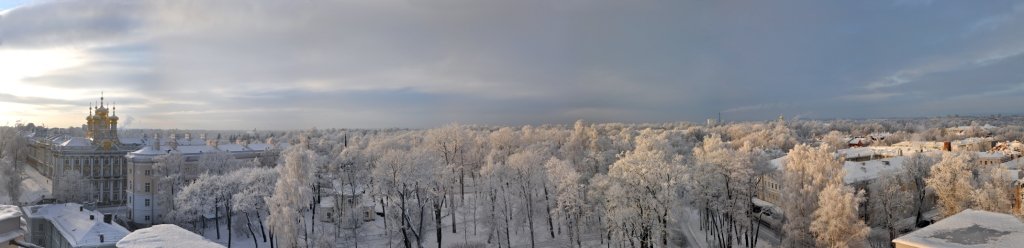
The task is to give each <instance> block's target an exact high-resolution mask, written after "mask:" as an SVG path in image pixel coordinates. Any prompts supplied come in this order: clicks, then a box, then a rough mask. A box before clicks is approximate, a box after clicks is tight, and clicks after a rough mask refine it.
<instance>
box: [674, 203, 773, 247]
mask: <svg viewBox="0 0 1024 248" xmlns="http://www.w3.org/2000/svg"><path fill="white" fill-rule="evenodd" d="M675 214H676V216H679V217H677V218H676V219H678V220H677V223H676V225H675V226H676V227H677V229H675V230H673V231H676V232H678V233H679V235H682V236H684V237H683V238H685V239H686V243H685V244H682V247H701V248H703V247H712V246H711V245H710V244H709V243H710V242H708V239H706V237H707V236H706V235H705V232H704V231H703V230H700V217H699V215H698V213H697V210H694V209H691V208H689V207H680V208H678V209H677V210H676V212H675ZM780 241H781V240H780V239H779V236H778V235H777V234H775V233H774V232H773V231H772V230H771V229H769V228H768V227H767V226H764V225H762V226H761V232H760V236H759V237H758V241H757V247H777V246H778V245H779V244H780V243H781V242H780Z"/></svg>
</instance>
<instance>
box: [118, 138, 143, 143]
mask: <svg viewBox="0 0 1024 248" xmlns="http://www.w3.org/2000/svg"><path fill="white" fill-rule="evenodd" d="M118 139H119V140H121V144H136V145H141V144H143V142H144V140H143V139H142V138H137V137H130V138H118Z"/></svg>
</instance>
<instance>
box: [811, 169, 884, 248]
mask: <svg viewBox="0 0 1024 248" xmlns="http://www.w3.org/2000/svg"><path fill="white" fill-rule="evenodd" d="M843 174H844V173H842V171H840V172H839V173H838V174H837V175H835V176H834V177H838V180H832V181H830V182H829V183H828V185H827V186H825V189H823V190H822V191H821V194H820V195H819V196H818V209H816V210H814V216H813V217H814V220H813V221H812V222H811V226H810V227H811V229H810V231H811V233H813V234H814V236H815V241H816V244H817V247H867V242H866V241H867V236H868V234H869V233H870V232H871V228H869V227H868V226H867V225H865V224H864V221H863V220H861V219H860V218H858V217H857V206H858V205H860V202H861V201H862V200H863V197H862V194H863V193H854V192H853V191H854V189H853V188H852V187H849V186H845V185H843V181H842V177H843ZM862 192H863V191H862Z"/></svg>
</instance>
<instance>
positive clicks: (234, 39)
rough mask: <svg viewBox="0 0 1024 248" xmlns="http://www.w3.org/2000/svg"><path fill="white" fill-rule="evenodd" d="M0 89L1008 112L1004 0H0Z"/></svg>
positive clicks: (537, 119)
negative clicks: (0, 87)
mask: <svg viewBox="0 0 1024 248" xmlns="http://www.w3.org/2000/svg"><path fill="white" fill-rule="evenodd" d="M1015 2H1016V3H1015ZM0 86H2V88H4V89H3V90H0V122H4V123H10V124H13V122H14V121H15V120H23V121H26V122H35V123H37V124H39V123H45V124H47V125H48V126H61V127H66V126H71V125H74V126H78V125H81V124H82V123H84V116H85V115H87V114H88V113H87V112H88V107H89V104H90V102H92V101H98V100H99V99H98V98H99V96H100V92H101V91H103V92H105V93H104V94H105V95H106V97H107V100H108V103H107V104H110V103H111V102H114V101H116V102H117V107H118V112H117V114H118V115H119V116H120V117H121V120H122V123H123V124H126V125H127V126H128V127H149V128H183V129H184V128H188V129H191V128H196V129H198V128H202V129H251V128H257V129H293V128H309V127H313V126H316V127H321V128H325V127H351V128H382V127H412V128H419V127H433V126H439V125H443V124H445V123H449V122H460V123H465V124H502V125H520V124H540V123H569V122H572V121H573V120H576V119H581V118H582V119H585V120H589V121H599V122H669V121H702V120H704V119H705V118H710V117H715V116H716V115H717V113H719V112H721V113H722V116H723V118H724V119H726V120H759V119H772V118H775V117H776V116H778V115H779V114H784V115H786V116H789V117H794V116H799V117H800V118H866V117H918V116H937V115H948V114H994V113H1010V114H1012V113H1022V112H1024V111H1021V109H1022V108H1021V107H1022V105H1024V4H1022V3H1020V2H1019V1H924V0H916V1H915V0H898V1H728V0H725V1H704V0H698V1H644V0H639V1H617V0H608V1H601V0H596V1H584V0H561V1H549V0H544V1H533V0H502V1H498V0H466V1H462V0H438V1H400V0H372V1H315V0H306V1H283V0H282V1H259V0H257V1H250V0H244V1H243V0H237V1H234V0H227V1H224V0H220V1H200V0H196V1H189V0H184V1H134V0H127V1H109V0H90V1H7V0H3V1H0ZM0 124H2V123H0Z"/></svg>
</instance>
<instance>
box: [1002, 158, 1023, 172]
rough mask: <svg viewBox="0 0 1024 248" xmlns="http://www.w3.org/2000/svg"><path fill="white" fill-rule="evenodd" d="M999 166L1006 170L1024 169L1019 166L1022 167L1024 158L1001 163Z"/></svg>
mask: <svg viewBox="0 0 1024 248" xmlns="http://www.w3.org/2000/svg"><path fill="white" fill-rule="evenodd" d="M1001 165H1002V166H1003V167H1006V168H1007V169H1024V168H1021V166H1024V157H1019V158H1015V159H1013V160H1010V161H1006V162H1003V163H1002V164H1001Z"/></svg>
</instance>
